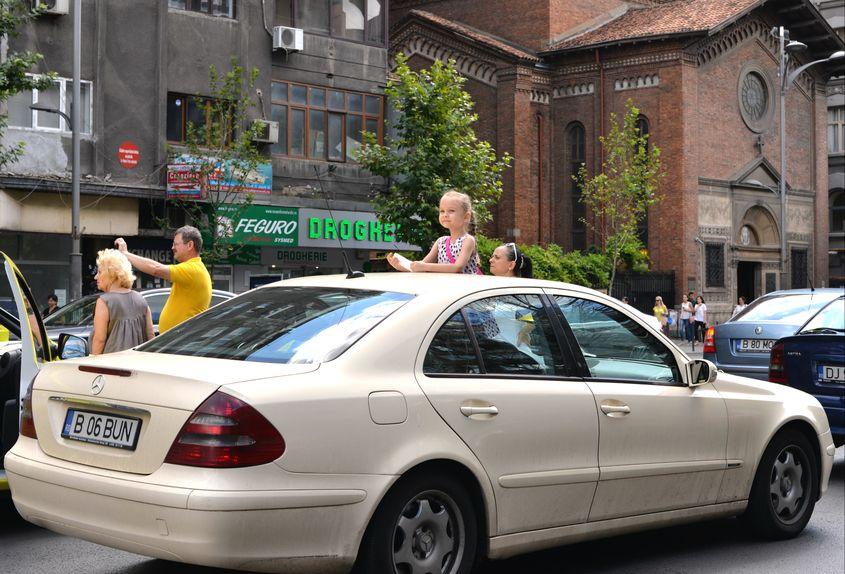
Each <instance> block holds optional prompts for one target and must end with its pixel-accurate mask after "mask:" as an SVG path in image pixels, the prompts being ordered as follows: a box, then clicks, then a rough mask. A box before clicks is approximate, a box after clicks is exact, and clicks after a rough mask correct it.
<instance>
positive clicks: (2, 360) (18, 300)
mask: <svg viewBox="0 0 845 574" xmlns="http://www.w3.org/2000/svg"><path fill="white" fill-rule="evenodd" d="M0 260H2V262H3V271H4V273H3V274H2V275H0V294H2V296H3V298H4V299H7V300H8V299H11V300H13V301H14V306H13V309H14V310H15V311H17V320H18V324H17V325H9V326H8V327H9V328H7V330H8V331H9V333H10V334H11V335H13V336H17V337H19V338H20V344H19V345H16V344H14V342H13V341H10V342H9V343H6V344H5V345H4V346H3V347H2V348H0V399H2V401H0V409H2V410H0V416H2V421H0V439H2V441H1V442H0V461H2V456H3V455H5V453H6V450H8V449H9V448H11V447H12V445H13V444H14V443H15V441H16V440H17V436H18V430H19V428H20V410H21V398H22V397H23V396H24V395H26V393H27V391H28V390H29V385H30V384H32V380H33V379H34V378H35V375H36V374H37V373H38V370H39V369H40V368H41V366H42V365H43V364H44V363H46V362H49V361H52V360H53V349H52V347H51V343H50V339H49V338H48V337H47V330H46V329H45V328H44V323H43V322H42V321H41V314H40V313H39V312H38V307H37V305H36V303H35V298H34V297H33V296H32V292H31V291H30V289H29V286H28V285H27V283H26V280H25V279H24V277H23V274H22V273H21V272H20V269H18V267H17V265H15V263H14V261H12V260H11V259H10V258H9V257H8V256H7V255H6V254H5V253H3V252H2V251H0ZM11 316H12V314H11V313H4V314H3V317H4V318H5V319H7V320H8V319H9V318H10V317H11ZM4 322H6V321H4ZM14 327H18V329H15V328H14ZM16 331H17V332H16ZM4 483H5V472H3V470H2V465H1V464H0V489H3V488H4V486H5V484H4Z"/></svg>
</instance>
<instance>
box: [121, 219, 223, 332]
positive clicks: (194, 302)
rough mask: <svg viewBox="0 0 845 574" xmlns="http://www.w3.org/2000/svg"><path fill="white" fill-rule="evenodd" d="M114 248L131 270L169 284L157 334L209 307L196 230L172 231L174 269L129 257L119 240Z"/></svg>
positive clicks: (207, 279)
mask: <svg viewBox="0 0 845 574" xmlns="http://www.w3.org/2000/svg"><path fill="white" fill-rule="evenodd" d="M114 244H115V247H117V249H118V250H120V252H121V253H123V254H124V255H126V258H127V259H129V262H130V263H131V264H132V266H133V267H135V268H136V269H138V270H139V271H141V272H143V273H146V274H148V275H153V276H154V277H160V278H161V279H164V280H165V281H170V282H171V283H172V284H173V287H172V288H171V291H170V297H168V298H167V303H165V305H164V309H162V311H161V317H160V318H159V320H158V330H159V333H164V332H165V331H167V330H168V329H172V328H173V327H175V326H176V325H178V324H179V323H181V322H182V321H185V320H186V319H190V318H191V317H193V316H194V315H198V314H200V313H202V312H203V311H205V310H206V309H208V305H209V303H211V276H210V275H209V274H208V270H207V269H206V268H205V265H204V264H203V262H202V259H200V251H202V236H201V235H200V232H199V230H198V229H197V228H196V227H191V226H190V225H186V226H184V227H180V228H179V229H177V230H176V234H175V235H174V236H173V245H172V246H171V249H172V251H173V258H174V259H175V260H176V261H178V264H176V265H163V264H162V263H159V262H158V261H154V260H152V259H147V258H146V257H141V256H140V255H135V254H134V253H130V252H129V250H128V249H127V247H126V241H124V240H123V238H122V237H121V238H119V239H117V240H116V241H115V242H114Z"/></svg>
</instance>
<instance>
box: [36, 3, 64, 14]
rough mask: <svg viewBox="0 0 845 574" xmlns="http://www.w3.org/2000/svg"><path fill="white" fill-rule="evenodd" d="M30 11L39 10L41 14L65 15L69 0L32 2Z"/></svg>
mask: <svg viewBox="0 0 845 574" xmlns="http://www.w3.org/2000/svg"><path fill="white" fill-rule="evenodd" d="M32 9H33V10H36V9H40V10H41V13H42V14H55V15H61V14H67V13H68V12H69V11H70V0H32Z"/></svg>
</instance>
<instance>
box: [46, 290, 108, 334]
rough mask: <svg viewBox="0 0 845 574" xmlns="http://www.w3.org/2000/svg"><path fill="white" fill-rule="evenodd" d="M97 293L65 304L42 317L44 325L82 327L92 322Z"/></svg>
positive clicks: (50, 326)
mask: <svg viewBox="0 0 845 574" xmlns="http://www.w3.org/2000/svg"><path fill="white" fill-rule="evenodd" d="M98 297H99V296H98V295H89V296H88V297H83V298H82V299H77V300H76V301H74V302H72V303H70V304H68V305H65V306H64V307H62V308H61V309H58V310H56V311H55V312H54V313H53V314H52V315H48V316H47V318H46V319H44V326H45V327H47V328H48V329H51V328H54V327H82V326H85V325H93V324H94V306H95V305H96V304H97V299H98Z"/></svg>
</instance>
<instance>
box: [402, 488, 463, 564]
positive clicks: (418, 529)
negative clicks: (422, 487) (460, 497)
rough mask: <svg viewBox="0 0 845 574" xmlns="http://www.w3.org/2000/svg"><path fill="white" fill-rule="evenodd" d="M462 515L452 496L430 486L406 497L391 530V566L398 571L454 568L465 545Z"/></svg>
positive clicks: (459, 561) (461, 555) (458, 562)
mask: <svg viewBox="0 0 845 574" xmlns="http://www.w3.org/2000/svg"><path fill="white" fill-rule="evenodd" d="M463 524H464V519H463V515H462V514H461V511H460V509H459V508H458V506H457V504H456V503H455V501H454V500H452V497H450V496H449V495H448V494H446V493H445V492H441V491H437V490H429V491H426V492H422V493H420V494H419V495H417V496H415V497H414V498H413V499H412V500H410V501H408V503H407V504H406V505H405V508H403V509H402V512H401V513H400V514H399V517H398V519H397V520H396V524H395V526H394V532H393V567H394V569H395V571H396V572H398V573H400V574H418V573H425V574H447V573H451V572H456V571H457V569H458V567H459V566H460V564H461V561H462V559H463V553H464V549H465V547H466V541H465V537H466V533H465V532H464V527H463Z"/></svg>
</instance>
